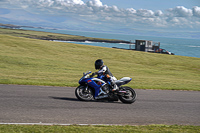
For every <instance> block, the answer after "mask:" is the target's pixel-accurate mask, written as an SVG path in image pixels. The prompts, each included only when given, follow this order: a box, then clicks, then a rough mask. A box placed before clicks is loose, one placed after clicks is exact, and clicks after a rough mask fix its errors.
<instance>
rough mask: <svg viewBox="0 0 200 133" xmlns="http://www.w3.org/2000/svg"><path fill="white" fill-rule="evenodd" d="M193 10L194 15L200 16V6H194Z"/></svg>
mask: <svg viewBox="0 0 200 133" xmlns="http://www.w3.org/2000/svg"><path fill="white" fill-rule="evenodd" d="M192 11H193V15H194V16H196V17H200V7H198V6H195V7H193V8H192Z"/></svg>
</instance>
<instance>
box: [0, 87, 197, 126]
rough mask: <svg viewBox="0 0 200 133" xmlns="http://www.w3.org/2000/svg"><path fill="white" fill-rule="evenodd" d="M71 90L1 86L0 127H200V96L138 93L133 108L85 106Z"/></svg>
mask: <svg viewBox="0 0 200 133" xmlns="http://www.w3.org/2000/svg"><path fill="white" fill-rule="evenodd" d="M74 90H75V88H72V87H47V86H25V85H1V84H0V123H1V124H2V123H52V124H120V125H124V124H128V125H149V124H168V125H173V124H178V125H200V92H199V91H169V90H139V89H136V93H137V100H136V102H135V103H133V104H123V103H121V102H120V101H117V102H82V101H79V100H77V98H76V97H75V94H74Z"/></svg>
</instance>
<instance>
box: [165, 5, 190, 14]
mask: <svg viewBox="0 0 200 133" xmlns="http://www.w3.org/2000/svg"><path fill="white" fill-rule="evenodd" d="M168 11H169V12H170V13H171V14H170V15H172V16H175V17H190V16H193V13H192V10H191V9H187V8H185V7H183V6H177V7H175V8H170V9H168Z"/></svg>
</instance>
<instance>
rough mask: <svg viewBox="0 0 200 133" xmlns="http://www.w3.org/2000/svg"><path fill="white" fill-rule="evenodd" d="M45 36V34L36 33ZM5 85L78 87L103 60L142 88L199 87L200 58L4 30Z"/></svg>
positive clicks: (0, 49)
mask: <svg viewBox="0 0 200 133" xmlns="http://www.w3.org/2000/svg"><path fill="white" fill-rule="evenodd" d="M34 33H35V34H37V35H40V34H41V33H40V32H34ZM0 40H1V41H0V84H25V85H26V84H28V85H50V86H74V87H75V86H78V80H79V79H80V77H82V73H83V72H84V71H87V70H91V71H95V69H94V62H95V60H96V59H99V58H101V59H103V60H104V62H105V64H106V65H107V66H108V67H109V68H110V70H111V72H112V73H113V74H114V76H115V77H117V78H118V79H119V78H122V77H131V78H133V80H132V81H131V82H130V83H129V84H128V86H130V87H133V88H139V89H172V90H198V91H199V90H200V58H194V57H184V56H171V55H162V54H154V53H145V52H139V51H129V50H121V49H111V48H103V47H95V46H86V45H79V44H70V43H61V42H52V41H46V40H37V39H29V38H24V37H16V36H13V35H9V34H0Z"/></svg>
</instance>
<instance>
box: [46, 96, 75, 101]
mask: <svg viewBox="0 0 200 133" xmlns="http://www.w3.org/2000/svg"><path fill="white" fill-rule="evenodd" d="M49 98H52V99H58V100H67V101H79V100H78V99H76V98H68V97H53V96H49Z"/></svg>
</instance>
